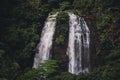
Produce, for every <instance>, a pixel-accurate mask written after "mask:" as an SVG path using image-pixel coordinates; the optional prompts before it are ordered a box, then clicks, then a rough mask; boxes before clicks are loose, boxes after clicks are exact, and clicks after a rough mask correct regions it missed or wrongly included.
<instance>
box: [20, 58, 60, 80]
mask: <svg viewBox="0 0 120 80" xmlns="http://www.w3.org/2000/svg"><path fill="white" fill-rule="evenodd" d="M57 70H58V66H57V61H56V60H47V61H45V63H43V64H42V65H41V66H40V67H38V68H37V69H31V70H28V71H26V72H25V73H24V75H22V76H21V77H20V78H18V80H36V79H45V78H49V76H51V75H52V76H54V75H56V74H57V72H58V71H57Z"/></svg>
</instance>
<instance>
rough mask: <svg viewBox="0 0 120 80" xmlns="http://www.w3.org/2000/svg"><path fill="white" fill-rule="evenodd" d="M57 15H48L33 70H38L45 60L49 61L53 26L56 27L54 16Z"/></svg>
mask: <svg viewBox="0 0 120 80" xmlns="http://www.w3.org/2000/svg"><path fill="white" fill-rule="evenodd" d="M57 15H58V13H56V14H54V15H49V16H48V18H47V20H46V22H45V25H44V28H43V30H42V34H41V39H40V43H39V44H38V46H37V50H38V51H37V53H36V55H35V58H34V64H33V68H38V67H39V66H40V65H41V63H43V62H44V61H45V60H49V59H50V56H51V55H50V50H51V48H52V40H53V35H54V32H55V25H56V16H57Z"/></svg>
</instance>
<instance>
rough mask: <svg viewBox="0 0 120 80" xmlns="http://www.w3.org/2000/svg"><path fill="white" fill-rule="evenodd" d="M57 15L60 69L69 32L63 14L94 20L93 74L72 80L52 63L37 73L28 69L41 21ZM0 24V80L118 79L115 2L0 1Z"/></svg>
mask: <svg viewBox="0 0 120 80" xmlns="http://www.w3.org/2000/svg"><path fill="white" fill-rule="evenodd" d="M61 10H64V11H61ZM57 11H58V12H60V13H59V15H58V17H57V26H56V33H55V38H54V39H55V40H54V41H55V42H54V44H55V50H54V52H55V54H54V56H55V57H56V58H57V60H59V62H58V63H59V65H60V66H61V65H62V64H63V65H65V64H64V63H65V62H67V61H66V60H67V58H66V57H65V56H64V55H65V52H66V48H65V47H66V45H67V41H68V40H67V39H68V32H69V17H68V15H67V13H66V11H69V12H73V13H75V14H77V15H79V16H85V17H86V18H87V19H89V18H93V19H94V21H93V22H94V24H92V25H94V26H96V28H97V30H96V32H95V33H97V34H98V35H96V37H98V38H99V41H100V42H98V43H100V45H99V46H100V47H99V48H98V51H97V52H99V53H98V54H97V55H96V56H97V58H98V59H99V61H98V63H99V65H98V67H97V68H96V69H94V71H93V72H90V73H89V74H80V75H78V76H76V75H73V74H70V73H67V72H64V69H63V68H59V70H58V66H57V62H56V61H47V62H46V63H45V64H43V65H42V66H41V67H39V68H38V69H31V67H32V64H33V57H34V54H35V51H36V44H37V43H38V41H39V35H40V34H39V33H41V29H42V28H43V25H44V21H45V19H46V17H47V16H48V13H50V12H53V13H54V12H57ZM89 15H90V16H92V17H90V16H89ZM0 20H1V21H0V80H36V79H39V78H40V77H41V78H43V75H44V74H45V75H47V79H46V80H119V79H120V78H119V76H120V74H119V72H120V65H119V63H120V59H119V57H120V54H119V53H120V47H119V46H120V43H119V41H120V38H119V34H120V30H119V29H120V28H119V26H120V24H119V21H120V14H119V0H1V1H0ZM91 28H93V26H91ZM63 54H64V55H63ZM63 65H62V66H63ZM64 68H66V67H64ZM28 69H29V70H28ZM46 69H47V70H46ZM62 69H63V71H62V72H61V70H62ZM58 72H59V73H58Z"/></svg>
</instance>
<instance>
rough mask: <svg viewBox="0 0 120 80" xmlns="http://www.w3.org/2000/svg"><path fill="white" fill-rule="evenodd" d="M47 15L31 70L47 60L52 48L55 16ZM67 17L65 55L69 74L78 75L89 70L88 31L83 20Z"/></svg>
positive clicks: (72, 15)
mask: <svg viewBox="0 0 120 80" xmlns="http://www.w3.org/2000/svg"><path fill="white" fill-rule="evenodd" d="M57 15H58V13H56V14H54V15H49V16H48V18H47V21H46V22H45V25H44V28H43V30H42V34H41V40H40V43H39V44H38V47H37V49H38V52H37V53H36V55H35V58H34V64H33V68H38V67H39V66H40V65H41V63H43V62H44V61H45V60H49V59H50V57H51V55H50V50H51V48H52V41H53V35H54V32H55V26H56V22H57V21H56V16H57ZM68 15H69V26H70V27H69V42H68V48H67V50H66V53H67V55H68V57H69V69H68V70H69V72H70V73H72V74H76V75H78V74H79V73H86V72H89V70H90V54H89V52H90V51H89V44H90V31H89V28H88V27H87V24H86V22H85V20H84V19H83V18H82V17H79V16H77V15H75V14H73V13H68ZM63 27H64V26H63Z"/></svg>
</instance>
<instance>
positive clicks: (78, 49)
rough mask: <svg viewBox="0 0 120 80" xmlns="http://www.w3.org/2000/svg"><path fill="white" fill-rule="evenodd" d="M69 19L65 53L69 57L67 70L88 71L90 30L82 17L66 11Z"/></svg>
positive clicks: (74, 71) (73, 71) (73, 72)
mask: <svg viewBox="0 0 120 80" xmlns="http://www.w3.org/2000/svg"><path fill="white" fill-rule="evenodd" d="M68 15H69V17H70V20H69V26H70V28H69V42H68V49H67V55H68V57H69V72H70V73H72V74H76V75H78V74H79V73H85V72H89V68H90V59H89V43H90V36H89V35H90V31H89V29H88V27H87V24H86V22H85V21H84V19H83V18H82V17H79V16H77V15H75V14H72V13H68Z"/></svg>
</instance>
